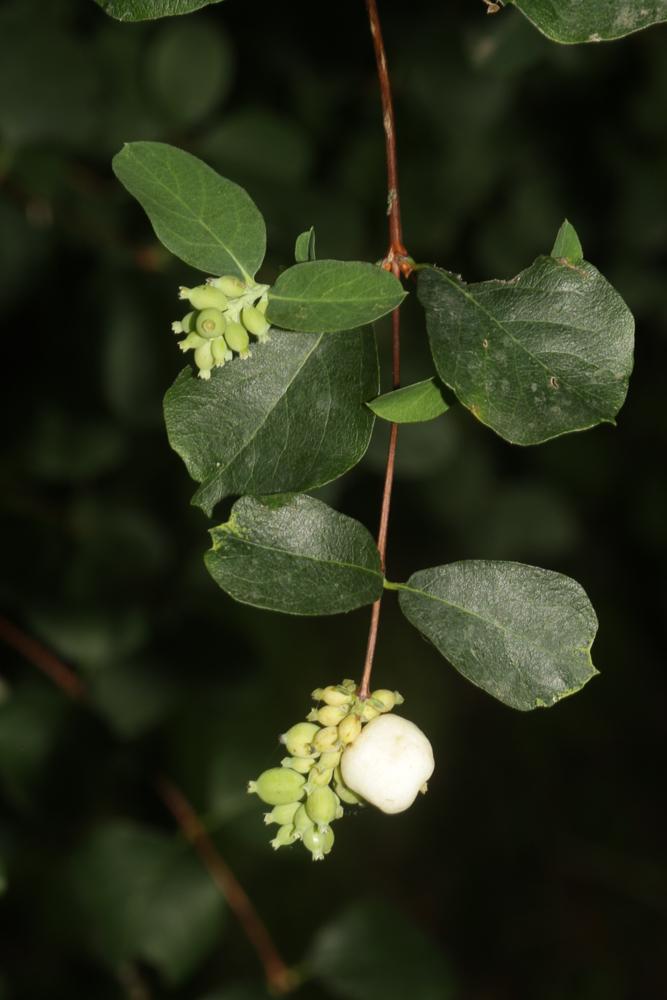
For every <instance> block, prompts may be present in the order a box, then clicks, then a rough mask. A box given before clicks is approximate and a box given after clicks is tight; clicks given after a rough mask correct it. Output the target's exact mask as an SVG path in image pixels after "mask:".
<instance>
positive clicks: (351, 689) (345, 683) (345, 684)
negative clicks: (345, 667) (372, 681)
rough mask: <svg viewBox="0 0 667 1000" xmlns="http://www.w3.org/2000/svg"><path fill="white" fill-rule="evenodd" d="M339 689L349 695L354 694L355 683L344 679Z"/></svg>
mask: <svg viewBox="0 0 667 1000" xmlns="http://www.w3.org/2000/svg"><path fill="white" fill-rule="evenodd" d="M341 687H343V688H345V690H346V691H349V692H350V694H356V691H357V682H356V681H353V680H350V678H349V677H346V678H345V680H344V681H343V683H342V684H341Z"/></svg>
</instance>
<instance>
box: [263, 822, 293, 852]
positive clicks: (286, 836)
mask: <svg viewBox="0 0 667 1000" xmlns="http://www.w3.org/2000/svg"><path fill="white" fill-rule="evenodd" d="M298 839H299V838H298V836H297V833H296V830H295V829H294V827H293V826H292V824H291V823H286V824H285V825H284V826H281V827H280V829H279V830H278V833H277V834H276V835H275V837H274V838H273V840H271V841H270V844H271V847H272V848H273V850H274V851H277V850H278V848H279V847H287V846H288V845H289V844H293V843H294V841H295V840H298Z"/></svg>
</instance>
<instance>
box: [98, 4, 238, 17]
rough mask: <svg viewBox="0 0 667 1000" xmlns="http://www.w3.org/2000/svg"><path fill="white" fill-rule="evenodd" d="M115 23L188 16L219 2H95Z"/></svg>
mask: <svg viewBox="0 0 667 1000" xmlns="http://www.w3.org/2000/svg"><path fill="white" fill-rule="evenodd" d="M95 2H96V3H98V4H99V6H100V7H101V8H102V10H103V11H105V12H106V13H107V14H108V15H109V16H110V17H115V18H116V20H117V21H149V20H153V19H154V18H157V17H171V16H172V15H174V14H190V13H191V12H192V11H193V10H200V9H201V8H202V7H208V6H209V5H210V4H214V3H220V0H95Z"/></svg>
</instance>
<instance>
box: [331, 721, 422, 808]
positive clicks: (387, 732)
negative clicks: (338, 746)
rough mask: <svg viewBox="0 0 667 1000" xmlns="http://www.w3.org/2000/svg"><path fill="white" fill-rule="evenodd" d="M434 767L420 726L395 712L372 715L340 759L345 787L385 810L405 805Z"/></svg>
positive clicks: (413, 796)
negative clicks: (373, 717) (394, 713)
mask: <svg viewBox="0 0 667 1000" xmlns="http://www.w3.org/2000/svg"><path fill="white" fill-rule="evenodd" d="M434 767H435V762H434V760H433V749H432V747H431V744H430V743H429V741H428V740H427V738H426V737H425V736H424V734H423V733H422V731H421V729H419V727H418V726H415V724H414V723H413V722H409V721H408V719H403V718H401V717H400V716H399V715H380V716H378V717H377V718H375V719H372V720H371V721H370V722H369V723H368V725H366V726H365V727H364V728H363V730H362V732H361V734H360V735H359V736H358V737H357V739H356V740H355V741H354V743H352V744H351V746H348V747H347V749H346V750H345V752H344V753H343V756H342V758H341V762H340V769H341V774H342V776H343V780H344V782H345V784H346V785H347V786H348V788H350V789H352V791H353V792H356V794H357V795H360V796H361V797H362V798H364V799H366V801H367V802H370V803H371V804H372V805H374V806H377V808H378V809H381V810H382V812H385V813H399V812H403V810H404V809H408V808H409V807H410V806H411V805H412V803H413V802H414V800H415V799H416V797H417V794H418V793H419V791H420V790H422V788H423V787H424V785H425V783H426V782H427V781H428V779H429V778H430V777H431V775H432V774H433V768H434Z"/></svg>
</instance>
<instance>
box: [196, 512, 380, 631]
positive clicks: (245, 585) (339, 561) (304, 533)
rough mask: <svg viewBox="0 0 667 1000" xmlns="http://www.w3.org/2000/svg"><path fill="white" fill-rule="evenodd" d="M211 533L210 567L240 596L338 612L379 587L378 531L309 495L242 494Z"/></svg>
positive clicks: (282, 607) (272, 606) (365, 600)
mask: <svg viewBox="0 0 667 1000" xmlns="http://www.w3.org/2000/svg"><path fill="white" fill-rule="evenodd" d="M211 538H212V539H213V548H212V550H211V551H210V552H207V553H206V556H205V562H206V567H207V569H208V571H209V573H210V574H211V576H212V577H213V579H214V580H215V582H216V583H217V584H218V586H220V587H222V589H223V590H224V591H226V592H227V593H228V594H229V595H230V596H231V597H233V598H234V600H236V601H241V602H242V603H243V604H252V605H254V606H255V607H256V608H266V609H268V610H269V611H282V612H284V613H285V614H290V615H334V614H337V613H339V612H341V611H352V610H353V608H360V607H362V605H364V604H372V603H373V602H374V601H376V600H378V598H379V597H380V596H381V595H382V588H383V575H382V568H381V566H380V554H379V552H378V550H377V546H376V544H375V542H374V541H373V536H372V535H371V534H370V532H369V531H367V530H366V528H365V527H364V526H363V524H360V523H359V521H355V520H353V518H351V517H345V516H344V515H343V514H339V513H338V511H335V510H332V509H331V507H327V505H326V504H325V503H322V502H321V501H320V500H314V499H313V498H312V497H308V496H303V495H297V496H282V497H281V496H279V497H270V498H268V499H265V500H258V499H255V498H254V497H241V499H240V500H238V501H237V502H236V503H235V504H234V506H233V508H232V512H231V516H230V518H229V521H227V523H226V524H221V525H220V526H219V527H217V528H213V530H212V531H211Z"/></svg>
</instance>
